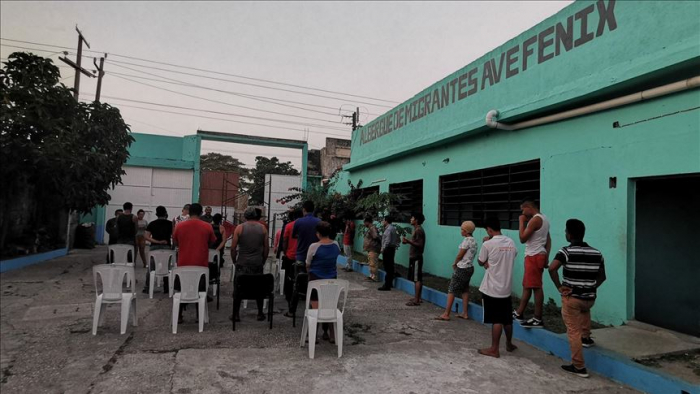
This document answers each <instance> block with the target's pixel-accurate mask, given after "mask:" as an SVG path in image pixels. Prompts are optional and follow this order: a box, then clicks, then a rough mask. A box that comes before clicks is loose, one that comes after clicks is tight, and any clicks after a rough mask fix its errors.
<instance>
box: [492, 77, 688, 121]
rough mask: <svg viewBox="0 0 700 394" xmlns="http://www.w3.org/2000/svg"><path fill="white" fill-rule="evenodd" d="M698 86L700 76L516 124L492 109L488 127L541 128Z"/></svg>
mask: <svg viewBox="0 0 700 394" xmlns="http://www.w3.org/2000/svg"><path fill="white" fill-rule="evenodd" d="M698 86H700V75H699V76H695V77H693V78H689V79H686V80H684V81H679V82H674V83H670V84H668V85H664V86H659V87H657V88H653V89H649V90H643V91H641V92H637V93H632V94H629V95H627V96H622V97H618V98H615V99H612V100H608V101H603V102H601V103H597V104H592V105H587V106H585V107H581V108H576V109H572V110H569V111H564V112H560V113H558V114H554V115H549V116H545V117H542V118H537V119H532V120H528V121H525V122H520V123H514V124H505V123H500V122H498V121H497V120H496V119H497V118H498V111H497V110H495V109H492V110H491V111H489V112H488V113H487V114H486V125H487V126H489V127H491V128H493V129H501V130H520V129H524V128H527V127H533V126H539V125H542V124H545V123H552V122H558V121H560V120H564V119H569V118H573V117H575V116H581V115H587V114H591V113H594V112H598V111H604V110H607V109H611V108H616V107H621V106H623V105H627V104H632V103H636V102H639V101H644V100H649V99H653V98H656V97H660V96H665V95H667V94H671V93H676V92H681V91H683V90H689V89H694V88H697V87H698Z"/></svg>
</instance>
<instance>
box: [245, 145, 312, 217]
mask: <svg viewBox="0 0 700 394" xmlns="http://www.w3.org/2000/svg"><path fill="white" fill-rule="evenodd" d="M266 174H276V175H299V171H297V170H296V169H295V168H294V167H293V166H292V163H291V162H289V161H288V162H285V163H282V162H280V161H279V159H278V158H276V157H272V158H267V157H263V156H257V157H256V158H255V168H253V169H252V170H251V172H250V179H251V186H250V189H249V191H248V192H249V196H250V199H249V203H248V204H249V205H260V204H262V203H263V202H264V201H265V175H266Z"/></svg>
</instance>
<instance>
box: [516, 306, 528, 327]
mask: <svg viewBox="0 0 700 394" xmlns="http://www.w3.org/2000/svg"><path fill="white" fill-rule="evenodd" d="M513 320H515V321H517V322H518V323H521V324H522V323H525V321H526V320H525V316H523V315H518V311H516V310H515V309H513Z"/></svg>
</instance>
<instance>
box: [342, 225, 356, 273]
mask: <svg viewBox="0 0 700 394" xmlns="http://www.w3.org/2000/svg"><path fill="white" fill-rule="evenodd" d="M354 243H355V220H354V217H353V216H352V214H351V213H348V214H347V215H346V217H345V231H344V232H343V254H345V257H346V258H347V265H346V266H345V268H343V271H345V272H352V251H353V246H354Z"/></svg>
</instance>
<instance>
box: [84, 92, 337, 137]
mask: <svg viewBox="0 0 700 394" xmlns="http://www.w3.org/2000/svg"><path fill="white" fill-rule="evenodd" d="M87 94H89V93H87ZM102 97H108V96H102ZM111 98H112V99H115V100H118V101H129V102H135V103H139V104H148V105H155V106H159V107H166V108H174V109H185V110H189V111H198V112H206V113H210V114H215V115H226V116H235V117H241V118H250V119H256V120H264V121H268V122H281V123H288V124H295V125H299V126H315V127H320V128H326V127H327V126H324V125H317V124H313V123H301V122H292V121H287V120H282V119H272V118H264V117H260V116H250V115H241V114H234V113H231V112H221V111H212V110H208V109H201V108H192V107H184V106H179V105H171V104H163V103H155V102H152V101H143V100H133V99H127V98H118V97H111ZM328 130H338V131H345V129H342V128H334V127H330V128H328Z"/></svg>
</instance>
